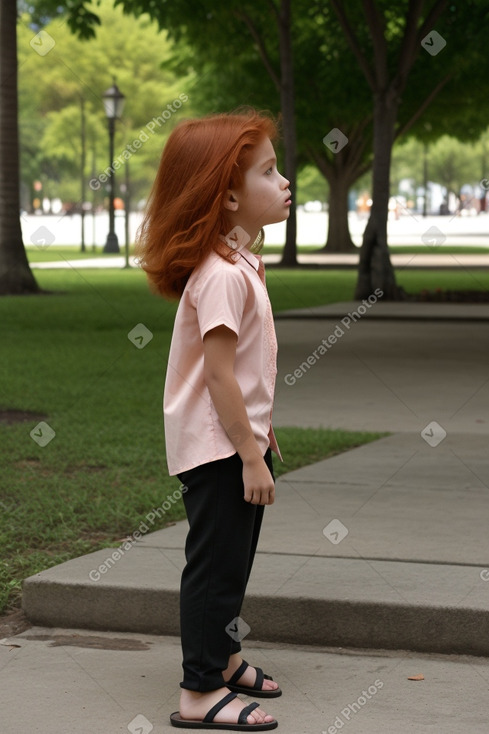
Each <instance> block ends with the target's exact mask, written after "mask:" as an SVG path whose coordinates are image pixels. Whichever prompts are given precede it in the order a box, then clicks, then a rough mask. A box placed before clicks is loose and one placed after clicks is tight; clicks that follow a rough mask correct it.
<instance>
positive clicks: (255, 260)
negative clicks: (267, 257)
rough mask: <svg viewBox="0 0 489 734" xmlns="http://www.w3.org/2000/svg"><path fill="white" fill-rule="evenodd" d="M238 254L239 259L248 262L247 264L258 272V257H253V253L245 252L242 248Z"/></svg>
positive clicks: (244, 248) (259, 258)
mask: <svg viewBox="0 0 489 734" xmlns="http://www.w3.org/2000/svg"><path fill="white" fill-rule="evenodd" d="M239 254H240V255H241V257H244V259H245V260H246V261H247V262H249V264H250V265H252V266H253V267H254V268H255V270H256V271H257V272H258V268H259V266H260V260H261V257H260V255H255V254H254V253H252V252H250V251H249V250H247V249H246V247H243V248H242V249H241V250H239Z"/></svg>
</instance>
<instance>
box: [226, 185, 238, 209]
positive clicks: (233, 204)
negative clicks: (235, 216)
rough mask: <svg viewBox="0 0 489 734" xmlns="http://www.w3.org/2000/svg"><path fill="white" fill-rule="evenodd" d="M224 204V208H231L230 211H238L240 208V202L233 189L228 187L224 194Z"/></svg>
mask: <svg viewBox="0 0 489 734" xmlns="http://www.w3.org/2000/svg"><path fill="white" fill-rule="evenodd" d="M223 204H224V208H225V209H229V211H232V212H236V211H237V210H238V206H239V204H238V202H237V200H236V197H235V195H234V194H233V192H232V191H231V189H228V190H227V191H226V193H225V194H224V199H223Z"/></svg>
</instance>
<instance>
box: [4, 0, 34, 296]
mask: <svg viewBox="0 0 489 734" xmlns="http://www.w3.org/2000/svg"><path fill="white" fill-rule="evenodd" d="M16 25H17V3H16V0H2V3H1V5H0V89H1V94H2V96H1V99H0V295H16V294H22V293H37V292H38V291H39V286H38V285H37V283H36V280H35V278H34V276H33V274H32V272H31V269H30V267H29V263H28V261H27V255H26V252H25V248H24V245H23V242H22V232H21V227H20V181H19V131H18V114H17V110H18V99H17V35H16Z"/></svg>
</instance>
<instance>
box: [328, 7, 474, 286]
mask: <svg viewBox="0 0 489 734" xmlns="http://www.w3.org/2000/svg"><path fill="white" fill-rule="evenodd" d="M329 1H330V3H331V6H332V7H333V9H334V11H335V13H336V15H337V17H338V20H339V22H340V25H341V28H342V30H343V33H344V35H345V38H346V39H347V40H348V43H349V46H350V49H351V52H352V53H353V55H354V57H355V58H356V60H357V63H358V66H359V68H360V69H361V71H362V73H363V76H364V78H365V81H366V83H367V85H368V87H369V88H370V90H371V94H372V103H373V156H374V159H373V160H374V162H373V194H372V198H373V204H372V208H371V213H370V218H369V221H368V224H367V227H366V228H365V233H364V238H363V244H362V248H361V253H360V265H359V274H358V281H357V287H356V292H355V295H356V297H357V298H359V299H361V298H366V297H367V296H368V295H369V294H370V293H372V292H373V291H374V290H375V289H376V288H380V289H381V290H382V291H383V293H384V298H387V299H394V300H395V299H399V298H402V291H401V290H400V289H399V288H398V287H397V285H396V280H395V276H394V270H393V268H392V265H391V263H390V260H389V254H388V248H387V216H388V203H389V196H390V178H389V176H390V165H391V154H392V146H393V143H394V140H395V138H396V137H397V136H398V135H400V134H401V133H403V132H405V131H406V130H407V129H409V128H410V127H412V126H413V125H414V124H415V123H416V122H417V120H418V119H419V118H420V117H421V116H422V114H423V113H424V111H425V110H426V109H427V108H428V106H429V105H430V104H431V103H432V102H433V100H434V99H435V98H436V97H437V96H438V95H439V94H440V92H441V91H442V90H443V88H444V87H445V86H446V85H447V84H448V82H449V81H450V80H452V79H453V78H458V79H460V78H461V77H462V78H463V79H464V80H465V82H466V83H467V84H468V85H469V87H471V88H473V87H472V82H471V80H472V81H473V78H474V76H475V77H478V78H480V75H481V71H482V69H481V62H482V54H483V48H484V44H485V33H483V32H482V30H483V29H484V28H487V27H488V12H487V10H486V8H485V3H483V2H479V0H473V1H471V2H468V3H465V4H464V5H463V6H462V4H458V5H457V4H453V5H451V6H450V7H449V8H447V6H448V0H432V1H431V2H428V3H426V2H424V1H423V0H407V1H405V2H403V3H401V4H397V5H396V7H395V9H394V8H393V7H392V3H387V2H384V1H383V0H377V2H375V0H357V1H356V2H354V3H349V4H348V11H347V9H346V6H345V4H344V3H342V2H340V0H329ZM442 16H443V24H442V25H441V26H440V30H441V31H442V32H438V31H435V25H436V24H437V23H438V21H440V19H441V18H442ZM461 25H463V27H464V31H465V32H464V34H463V43H462V40H461V38H460V33H459V28H460V26H461ZM467 37H470V39H471V41H473V44H472V45H470V46H469V47H468V44H467ZM447 38H448V39H449V44H450V46H449V52H448V53H446V55H445V57H444V58H443V60H442V61H440V59H439V58H438V59H436V58H433V59H432V63H431V64H430V67H429V69H427V68H426V66H427V64H426V62H427V60H428V54H429V56H432V57H437V56H438V54H439V53H440V52H441V53H443V49H444V46H445V45H446V43H447V41H446V39H447ZM422 44H423V46H422ZM423 49H424V50H423ZM422 50H423V53H425V54H427V55H426V56H425V57H423V59H422V61H423V63H421V64H420V63H418V65H417V69H415V71H416V73H415V74H414V75H412V74H411V72H412V70H413V67H414V65H415V62H416V60H417V59H418V61H419V54H420V51H422ZM482 68H484V65H483V64H482ZM410 75H411V78H410V86H409V94H408V95H407V96H408V101H411V105H412V98H413V93H414V91H415V92H416V95H417V97H418V103H417V104H418V110H417V112H415V113H414V114H412V115H411V117H410V119H408V121H407V122H406V123H405V124H404V126H402V125H399V124H398V123H399V112H400V109H401V103H402V101H403V97H404V95H405V93H406V90H407V86H408V78H409V77H410ZM416 80H417V81H418V86H417V87H416V88H415V86H414V82H415V81H416ZM485 84H486V85H487V82H485ZM419 100H421V101H419ZM408 106H409V105H408ZM411 111H412V110H411Z"/></svg>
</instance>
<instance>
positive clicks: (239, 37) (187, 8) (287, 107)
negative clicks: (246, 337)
mask: <svg viewBox="0 0 489 734" xmlns="http://www.w3.org/2000/svg"><path fill="white" fill-rule="evenodd" d="M115 2H116V4H117V5H121V6H122V7H123V8H124V11H125V12H127V13H132V14H134V15H139V14H140V13H144V12H147V13H149V15H150V17H152V18H154V19H156V21H157V22H158V24H159V26H160V28H162V29H163V28H164V29H166V30H167V31H168V32H169V34H170V36H171V37H172V38H173V39H175V40H176V41H179V42H180V41H182V40H183V41H185V43H187V44H188V45H189V46H190V48H191V50H192V55H193V56H194V59H193V63H194V64H195V65H196V66H197V65H198V68H199V69H200V75H199V76H201V77H203V76H205V75H206V73H207V71H209V69H210V68H212V73H213V74H216V75H217V76H218V78H219V79H221V80H223V77H224V76H225V75H226V74H228V73H229V69H230V67H231V68H232V67H233V66H235V64H236V60H237V59H239V60H240V61H243V60H246V61H247V60H248V56H249V47H250V46H252V44H254V46H255V50H254V51H253V54H254V55H255V56H256V55H258V56H259V58H260V59H261V62H262V64H263V67H264V68H265V71H266V74H267V76H268V78H269V80H270V81H271V82H272V86H273V89H274V96H275V94H276V95H278V98H279V105H280V106H279V109H280V111H281V116H282V124H283V137H284V164H285V165H284V174H285V176H286V177H287V178H288V179H289V181H290V187H289V188H290V191H291V194H292V201H293V202H294V204H293V206H292V208H291V213H290V216H289V218H288V220H287V224H286V241H285V247H284V251H283V256H282V264H284V265H289V266H292V265H296V264H297V258H296V228H297V225H296V213H295V193H296V167H297V154H296V129H295V124H296V123H295V91H294V68H293V55H294V52H293V47H292V0H268V2H266V3H259V2H256V0H254V1H253V0H229V1H228V2H227V3H226V4H222V5H216V4H215V3H210V2H206V1H205V0H202V1H201V2H199V3H198V4H196V3H195V2H194V1H193V0H182V1H181V2H178V3H153V2H151V0H115ZM243 30H245V32H246V36H245V39H244V40H245V43H244V44H243ZM186 60H187V63H188V56H187V57H186ZM223 62H225V65H224V64H223ZM224 85H225V86H226V83H225V82H224ZM243 87H244V88H246V89H247V90H248V89H249V84H248V85H247V80H246V78H245V77H244V75H243V79H242V81H241V82H240V83H238V86H237V88H236V89H235V90H233V91H234V93H233V94H232V95H231V96H232V97H234V98H235V96H236V90H239V91H241V92H242V90H243ZM253 96H254V95H253V94H251V95H250V97H249V98H252V97H253ZM258 96H260V95H259V94H258ZM201 98H202V96H201ZM269 101H270V100H269ZM266 106H267V107H271V108H272V109H273V107H275V106H276V105H275V104H274V103H273V102H272V104H271V105H266ZM226 107H227V108H228V107H229V98H228V104H227V105H226Z"/></svg>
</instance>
